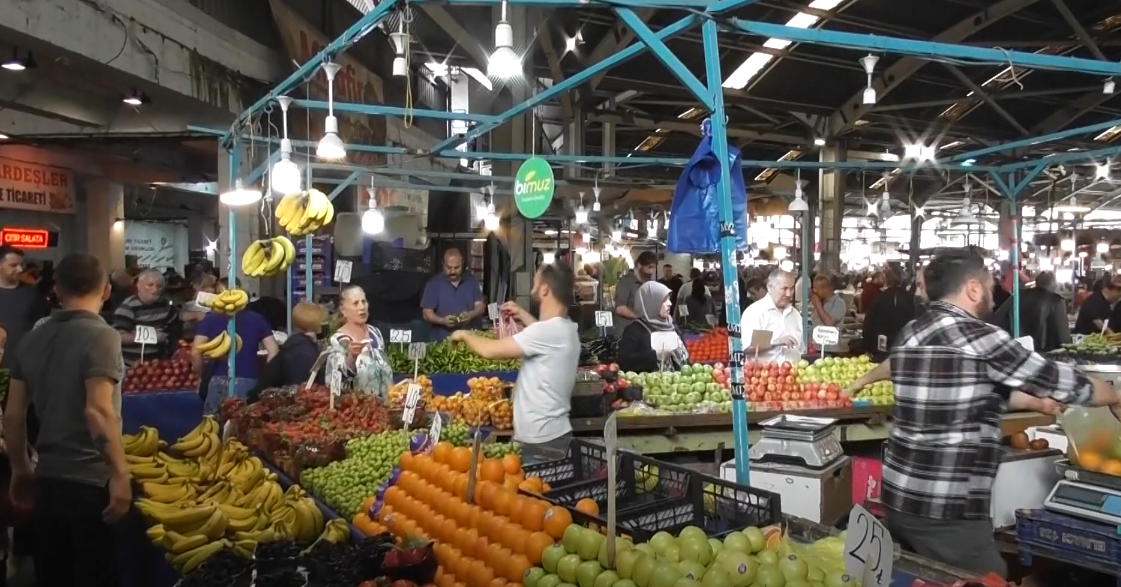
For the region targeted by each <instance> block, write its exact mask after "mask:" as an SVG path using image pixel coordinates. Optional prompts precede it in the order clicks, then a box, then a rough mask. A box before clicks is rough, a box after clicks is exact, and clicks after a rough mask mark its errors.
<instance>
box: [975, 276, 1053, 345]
mask: <svg viewBox="0 0 1121 587" xmlns="http://www.w3.org/2000/svg"><path fill="white" fill-rule="evenodd" d="M992 323H993V324H995V325H997V326H999V327H1001V328H1003V329H1004V330H1006V331H1007V332H1008V333H1009V334H1011V333H1012V298H1011V297H1010V298H1008V299H1007V300H1005V301H1004V303H1003V304H1001V305H1000V307H999V308H998V309H997V311H996V313H995V314H993V319H992ZM1020 336H1030V337H1031V339H1032V343H1033V344H1034V346H1035V350H1036V351H1038V352H1041V353H1046V352H1048V351H1053V350H1055V349H1057V348H1059V347H1061V346H1062V345H1064V344H1066V343H1069V342H1070V340H1071V338H1070V326H1069V324H1068V322H1067V309H1066V300H1064V299H1063V296H1061V295H1059V294H1057V293H1055V274H1054V273H1051V272H1050V271H1044V272H1043V273H1040V274H1039V275H1037V276H1036V277H1035V287H1033V288H1025V289H1021V290H1020Z"/></svg>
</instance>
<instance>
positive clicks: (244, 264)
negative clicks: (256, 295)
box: [241, 236, 296, 277]
mask: <svg viewBox="0 0 1121 587" xmlns="http://www.w3.org/2000/svg"><path fill="white" fill-rule="evenodd" d="M295 260H296V247H295V246H293V245H292V241H290V240H288V237H286V236H277V237H273V238H270V239H265V240H259V241H254V242H253V244H251V245H249V248H247V249H245V254H243V255H242V256H241V270H242V271H244V272H245V274H246V275H248V276H249V277H271V276H273V275H277V274H279V273H282V272H284V271H287V270H288V268H289V267H290V266H292V262H293V261H295Z"/></svg>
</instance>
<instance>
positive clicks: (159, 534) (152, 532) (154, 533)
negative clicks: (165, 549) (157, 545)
mask: <svg viewBox="0 0 1121 587" xmlns="http://www.w3.org/2000/svg"><path fill="white" fill-rule="evenodd" d="M147 534H148V540H151V541H152V542H158V541H160V540H163V537H164V536H166V535H167V530H166V529H165V528H164V527H163V524H156V525H155V526H152V527H151V528H148V531H147Z"/></svg>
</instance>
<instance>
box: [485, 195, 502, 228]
mask: <svg viewBox="0 0 1121 587" xmlns="http://www.w3.org/2000/svg"><path fill="white" fill-rule="evenodd" d="M500 220H501V219H500V218H499V217H498V213H497V212H496V211H495V208H494V202H488V203H487V214H486V216H484V217H483V227H484V228H486V229H487V230H490V231H495V230H498V225H499V223H500Z"/></svg>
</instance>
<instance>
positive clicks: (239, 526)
mask: <svg viewBox="0 0 1121 587" xmlns="http://www.w3.org/2000/svg"><path fill="white" fill-rule="evenodd" d="M257 519H258V515H257V514H256V512H254V513H253V515H251V516H249V517H247V518H240V519H234V518H229V521H228V522H227V524H226V533H227V534H228V533H231V532H249V531H251V530H253V528H256V527H257Z"/></svg>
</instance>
